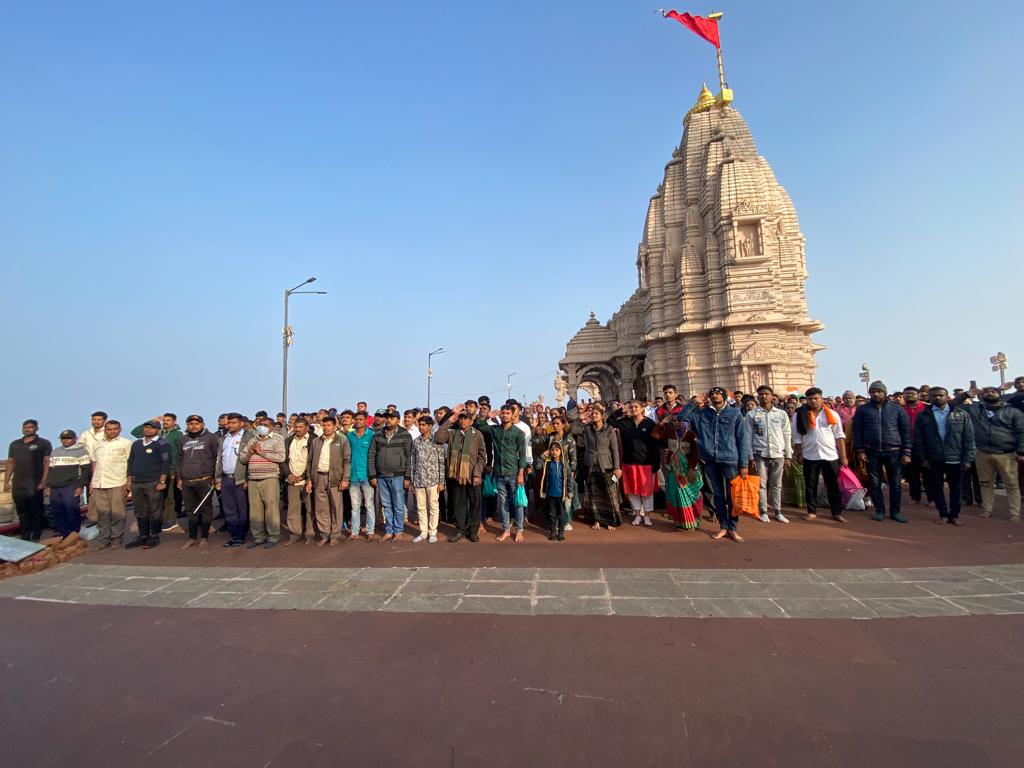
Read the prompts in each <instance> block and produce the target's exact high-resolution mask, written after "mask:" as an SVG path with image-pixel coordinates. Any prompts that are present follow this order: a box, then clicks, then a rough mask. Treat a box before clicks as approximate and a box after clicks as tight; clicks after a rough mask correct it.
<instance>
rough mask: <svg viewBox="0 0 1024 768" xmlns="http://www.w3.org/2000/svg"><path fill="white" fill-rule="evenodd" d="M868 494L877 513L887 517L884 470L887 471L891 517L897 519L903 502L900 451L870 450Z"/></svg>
mask: <svg viewBox="0 0 1024 768" xmlns="http://www.w3.org/2000/svg"><path fill="white" fill-rule="evenodd" d="M866 453H867V455H868V494H869V495H870V496H871V503H872V504H874V505H875V513H876V514H879V515H885V494H883V493H882V470H885V482H886V484H887V485H888V486H889V516H890V517H896V516H897V515H898V514H899V513H900V504H901V502H902V500H903V488H902V486H901V485H900V475H901V474H902V469H903V465H902V464H900V451H899V449H898V448H894V449H892V450H881V451H879V450H878V449H876V448H868V449H867V450H866Z"/></svg>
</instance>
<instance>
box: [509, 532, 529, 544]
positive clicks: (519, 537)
mask: <svg viewBox="0 0 1024 768" xmlns="http://www.w3.org/2000/svg"><path fill="white" fill-rule="evenodd" d="M525 538H526V537H525V536H523V532H522V531H516V533H515V535H514V536H513V537H512V541H514V542H517V543H518V542H520V541H522V540H523V539H525Z"/></svg>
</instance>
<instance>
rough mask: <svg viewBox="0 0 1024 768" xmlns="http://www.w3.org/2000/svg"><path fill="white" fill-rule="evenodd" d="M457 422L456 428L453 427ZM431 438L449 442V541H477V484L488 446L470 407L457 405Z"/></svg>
mask: <svg viewBox="0 0 1024 768" xmlns="http://www.w3.org/2000/svg"><path fill="white" fill-rule="evenodd" d="M456 423H457V428H455V429H452V427H453V426H455V425H456ZM434 441H435V442H437V443H439V444H441V445H447V446H448V460H447V467H446V468H445V473H444V474H445V477H446V478H447V487H448V493H449V498H450V499H451V503H452V512H453V514H454V517H455V533H454V534H453V535H452V536H451V537H449V539H448V541H450V542H456V541H459V540H460V539H462V538H467V539H469V540H470V541H479V540H480V538H479V537H480V534H479V529H480V488H481V485H482V483H483V474H484V467H485V466H487V448H486V446H485V443H484V436H483V434H481V432H480V430H478V429H477V428H476V427H475V426H474V425H473V414H472V411H471V410H470V409H469V408H467V407H466V406H465V405H456V406H455V408H454V409H453V410H452V413H451V414H450V415H449V417H448V419H447V420H446V421H445V422H444V423H443V424H441V425H440V426H439V427H438V429H437V432H436V433H434Z"/></svg>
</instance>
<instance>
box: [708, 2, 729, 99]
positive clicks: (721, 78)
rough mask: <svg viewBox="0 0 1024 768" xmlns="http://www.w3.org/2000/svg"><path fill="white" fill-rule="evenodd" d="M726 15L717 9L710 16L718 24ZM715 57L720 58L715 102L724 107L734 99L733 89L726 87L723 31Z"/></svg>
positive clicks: (716, 47)
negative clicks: (722, 42) (723, 60)
mask: <svg viewBox="0 0 1024 768" xmlns="http://www.w3.org/2000/svg"><path fill="white" fill-rule="evenodd" d="M724 15H725V14H724V13H723V12H722V11H715V12H714V13H709V14H708V18H709V19H712V20H713V21H714V22H715V23H716V24H717V23H718V22H719V21H720V20H721V18H722V17H723V16H724ZM715 57H716V58H717V59H718V95H717V96H715V102H716V103H717V104H718V106H720V107H723V106H725V105H726V104H728V103H730V102H731V101H732V89H731V88H726V87H725V67H724V66H723V64H722V44H721V32H719V44H718V45H717V46H715Z"/></svg>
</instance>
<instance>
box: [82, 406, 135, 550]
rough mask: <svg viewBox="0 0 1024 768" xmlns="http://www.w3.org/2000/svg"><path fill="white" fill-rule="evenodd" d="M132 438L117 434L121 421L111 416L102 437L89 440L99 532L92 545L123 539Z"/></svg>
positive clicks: (101, 546)
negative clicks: (94, 466) (92, 440)
mask: <svg viewBox="0 0 1024 768" xmlns="http://www.w3.org/2000/svg"><path fill="white" fill-rule="evenodd" d="M131 449H132V441H131V440H129V439H128V438H126V437H121V422H119V421H115V420H114V419H111V420H110V421H108V422H106V423H105V424H104V425H103V439H102V440H97V441H95V442H94V443H93V448H92V458H93V461H94V462H96V468H95V470H94V471H93V473H92V484H91V485H90V486H89V490H90V494H89V495H90V497H91V499H92V502H93V504H94V505H95V510H96V520H97V522H98V523H99V526H100V536H99V539H98V540H97V544H96V549H110V548H112V547H113V548H115V549H116V548H118V547H120V546H121V542H122V541H123V539H124V522H125V517H126V513H125V508H124V501H125V499H126V498H127V496H128V455H129V453H131Z"/></svg>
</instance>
